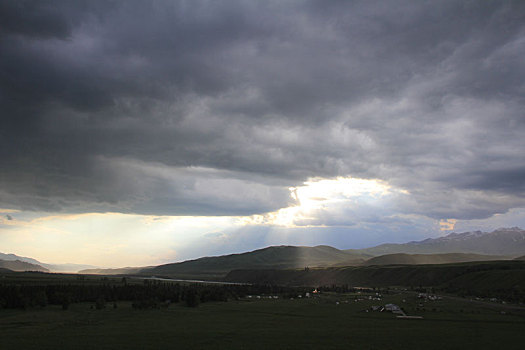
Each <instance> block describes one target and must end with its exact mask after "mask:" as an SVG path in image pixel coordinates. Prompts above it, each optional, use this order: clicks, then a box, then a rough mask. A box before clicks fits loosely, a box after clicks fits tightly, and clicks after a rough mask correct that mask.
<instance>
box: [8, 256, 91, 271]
mask: <svg viewBox="0 0 525 350" xmlns="http://www.w3.org/2000/svg"><path fill="white" fill-rule="evenodd" d="M0 261H4V262H6V263H4V265H1V264H0V266H1V267H4V268H7V269H9V270H12V271H44V272H78V271H80V270H84V269H90V268H96V266H93V265H86V264H46V263H43V262H40V261H38V260H36V259H33V258H28V257H26V256H18V255H15V254H5V253H0ZM11 261H18V262H23V263H27V264H29V265H22V264H18V265H16V268H15V269H13V268H9V267H7V265H5V264H9V263H8V262H11ZM11 266H13V265H11ZM24 266H25V267H24Z"/></svg>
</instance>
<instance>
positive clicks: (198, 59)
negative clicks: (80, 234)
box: [0, 1, 525, 218]
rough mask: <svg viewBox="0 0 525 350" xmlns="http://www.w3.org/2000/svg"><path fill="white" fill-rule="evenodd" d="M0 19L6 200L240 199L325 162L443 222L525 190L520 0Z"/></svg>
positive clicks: (14, 6)
mask: <svg viewBox="0 0 525 350" xmlns="http://www.w3.org/2000/svg"><path fill="white" fill-rule="evenodd" d="M0 19H2V23H3V25H2V29H1V30H0V45H1V47H2V50H1V51H0V71H1V73H0V74H1V75H0V103H1V105H2V109H3V111H2V117H1V118H2V128H0V146H1V147H0V156H1V158H2V171H1V173H0V185H1V186H0V193H1V196H0V205H1V206H4V207H15V208H24V209H32V210H49V211H59V210H65V211H88V210H89V211H105V210H118V211H125V212H137V213H161V214H197V215H199V214H200V215H212V214H218V215H225V214H227V215H233V214H239V215H241V214H242V215H244V214H248V213H257V212H265V211H271V210H275V209H276V208H279V207H282V206H285V205H288V204H289V198H288V187H289V186H294V185H298V184H300V183H301V182H302V181H304V180H305V179H307V178H308V177H314V176H319V177H333V176H354V177H362V178H380V179H383V180H386V181H388V182H389V183H391V184H393V185H396V186H399V187H401V188H404V189H406V190H407V191H408V192H409V193H411V196H410V199H408V200H407V199H406V198H401V199H399V207H400V208H401V209H400V210H401V211H404V212H408V213H420V214H424V215H428V216H431V217H435V218H449V217H456V218H474V217H476V218H479V217H486V216H489V215H491V214H492V213H496V212H504V211H506V210H508V209H509V208H512V207H515V206H523V205H524V204H525V203H524V200H523V199H522V198H523V194H525V193H524V192H525V188H524V186H525V185H524V184H525V180H524V179H525V178H524V177H523V176H522V175H523V168H524V167H525V156H524V155H523V152H522V150H523V149H525V141H524V140H523V139H525V138H524V137H523V135H524V133H525V116H524V114H523V110H525V106H524V105H525V101H524V99H523V96H524V94H525V83H524V82H525V65H524V63H523V59H522V58H523V57H524V56H525V6H524V4H523V2H520V1H505V2H485V1H479V2H462V1H440V2H433V3H430V2H413V1H388V2H375V1H310V2H286V3H285V4H281V3H280V2H243V1H226V2H217V1H191V2H184V1H178V2H154V3H149V2H139V1H136V2H135V1H117V2H92V1H90V2H85V3H77V2H67V1H64V2H59V1H57V2H36V1H35V2H32V1H29V2H16V1H2V2H1V3H0ZM188 169H189V170H188ZM192 169H193V170H192ZM204 169H205V170H204ZM205 171H209V172H211V175H210V174H208V173H206V174H205ZM206 184H207V185H206ZM212 185H213V186H215V187H213V186H212ZM210 186H212V187H213V188H211V187H210ZM215 188H218V189H219V190H215Z"/></svg>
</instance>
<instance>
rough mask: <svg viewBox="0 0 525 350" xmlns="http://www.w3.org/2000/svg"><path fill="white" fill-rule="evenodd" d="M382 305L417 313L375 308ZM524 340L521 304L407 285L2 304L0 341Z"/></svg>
mask: <svg viewBox="0 0 525 350" xmlns="http://www.w3.org/2000/svg"><path fill="white" fill-rule="evenodd" d="M374 299H375V300H374ZM387 303H395V304H397V305H399V306H400V307H401V308H403V309H404V311H405V312H406V313H407V314H408V315H412V316H413V315H417V316H422V317H423V319H417V320H412V319H398V318H396V315H395V314H393V313H390V312H379V311H372V309H371V306H380V305H385V304H387ZM366 310H368V311H366ZM524 341H525V312H524V311H523V309H522V308H520V307H516V308H514V307H512V305H510V306H509V305H508V304H506V305H502V304H498V303H496V302H494V303H491V302H484V303H476V302H472V301H470V300H469V299H462V298H443V299H441V300H434V301H431V300H425V299H421V298H418V295H417V293H407V292H398V293H397V294H389V295H386V296H384V297H383V298H382V299H381V300H378V299H377V296H376V295H375V294H371V295H367V294H360V293H354V294H350V293H348V294H335V293H334V294H332V293H326V294H323V295H321V297H319V298H309V299H306V298H301V299H298V298H295V299H294V300H290V299H282V298H279V299H273V298H272V299H268V298H264V296H261V298H260V299H259V298H258V297H257V296H252V297H251V298H245V299H243V300H237V301H229V302H210V303H205V304H201V305H200V306H199V307H197V308H189V307H185V306H183V305H182V303H179V304H172V305H170V306H169V307H168V308H165V309H159V310H157V309H155V310H136V309H133V308H132V307H131V304H130V303H127V302H126V303H125V302H120V303H118V304H117V307H116V308H113V305H111V304H108V307H107V308H105V309H103V310H96V309H93V308H92V305H91V304H89V303H81V304H71V306H70V309H69V310H62V309H61V308H60V307H59V306H47V307H45V308H43V309H30V310H27V311H23V310H0V348H1V349H17V350H19V349H160V348H179V349H459V348H464V349H496V348H501V349H522V346H523V343H524Z"/></svg>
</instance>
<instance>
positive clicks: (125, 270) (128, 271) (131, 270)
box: [78, 266, 152, 275]
mask: <svg viewBox="0 0 525 350" xmlns="http://www.w3.org/2000/svg"><path fill="white" fill-rule="evenodd" d="M150 267H152V266H148V267H120V268H116V269H101V268H97V269H85V270H80V271H78V273H83V274H88V275H133V274H138V273H140V271H142V270H144V269H147V268H150Z"/></svg>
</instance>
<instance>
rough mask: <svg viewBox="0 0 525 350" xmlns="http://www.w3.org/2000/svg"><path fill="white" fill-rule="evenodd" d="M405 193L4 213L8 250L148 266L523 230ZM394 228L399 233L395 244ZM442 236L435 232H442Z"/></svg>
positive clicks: (346, 183)
mask: <svg viewBox="0 0 525 350" xmlns="http://www.w3.org/2000/svg"><path fill="white" fill-rule="evenodd" d="M409 195H410V194H409V193H408V192H406V191H405V190H403V189H399V188H395V187H393V186H391V185H389V184H388V183H386V182H384V181H379V180H364V179H355V178H336V179H311V180H309V181H307V182H305V183H304V184H302V185H301V186H296V187H292V188H290V196H291V197H293V199H295V201H294V202H295V203H296V205H293V206H289V207H286V208H281V209H279V210H277V211H275V212H270V213H267V214H264V215H252V216H148V215H133V214H119V213H88V214H54V215H49V214H46V213H38V212H24V211H19V210H10V209H0V216H1V219H0V246H1V247H2V251H3V252H6V253H7V252H9V253H15V254H17V255H21V256H29V257H33V258H35V259H37V260H40V261H42V262H46V263H66V262H73V263H81V264H91V265H95V266H103V267H123V266H145V265H155V264H161V263H167V262H173V261H181V260H186V259H191V258H198V257H202V256H207V255H219V254H227V253H238V252H243V251H247V250H253V249H256V248H262V247H265V246H268V245H280V244H290V245H317V244H331V245H333V246H336V247H338V248H341V249H346V248H364V247H367V246H373V245H376V244H380V243H384V242H385V240H386V241H390V242H405V241H409V240H418V239H425V238H428V237H431V236H436V235H439V234H440V233H439V232H440V230H441V232H442V233H441V234H446V233H448V232H450V230H452V229H454V226H456V228H463V229H470V228H480V227H481V228H486V229H494V228H497V227H499V226H500V225H503V224H504V223H505V224H508V223H511V224H513V225H515V226H524V220H523V217H524V213H525V209H516V210H511V211H509V212H508V213H506V214H498V215H495V216H493V217H491V218H488V219H484V220H455V219H443V220H435V219H432V218H428V217H425V216H421V215H413V214H404V213H402V212H400V211H399V210H398V208H397V207H396V201H397V200H398V199H399V196H409ZM392 231H397V233H398V234H397V235H396V238H395V239H392V235H391V233H392ZM436 232H437V233H436Z"/></svg>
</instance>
